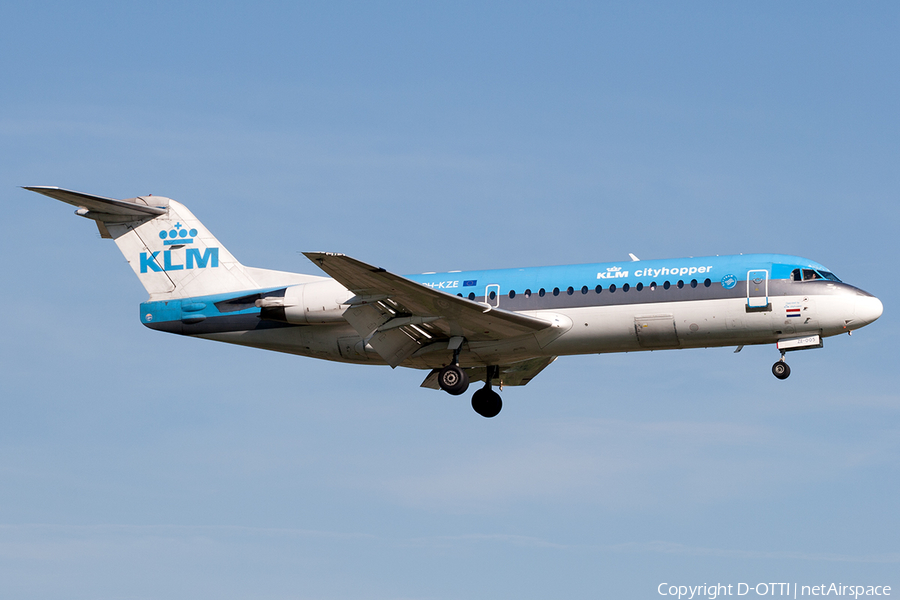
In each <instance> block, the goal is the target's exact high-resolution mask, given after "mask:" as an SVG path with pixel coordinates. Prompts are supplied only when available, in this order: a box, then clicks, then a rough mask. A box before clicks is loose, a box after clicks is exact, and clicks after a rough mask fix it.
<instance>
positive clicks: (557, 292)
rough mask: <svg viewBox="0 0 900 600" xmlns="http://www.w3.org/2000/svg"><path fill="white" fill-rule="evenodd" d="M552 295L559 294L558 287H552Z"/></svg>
mask: <svg viewBox="0 0 900 600" xmlns="http://www.w3.org/2000/svg"><path fill="white" fill-rule="evenodd" d="M553 295H554V296H559V288H553Z"/></svg>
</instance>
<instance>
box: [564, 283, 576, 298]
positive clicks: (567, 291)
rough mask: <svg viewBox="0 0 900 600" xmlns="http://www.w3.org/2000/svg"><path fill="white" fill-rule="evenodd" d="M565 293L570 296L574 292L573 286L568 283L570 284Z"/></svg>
mask: <svg viewBox="0 0 900 600" xmlns="http://www.w3.org/2000/svg"><path fill="white" fill-rule="evenodd" d="M566 293H567V294H568V295H570V296H571V295H572V294H574V293H575V288H573V287H572V286H571V285H570V286H569V289H567V290H566Z"/></svg>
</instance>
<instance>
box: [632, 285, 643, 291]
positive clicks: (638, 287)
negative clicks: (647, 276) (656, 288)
mask: <svg viewBox="0 0 900 600" xmlns="http://www.w3.org/2000/svg"><path fill="white" fill-rule="evenodd" d="M634 287H635V289H637V291H641V290H642V289H644V284H643V283H638V284H637V285H636V286H634Z"/></svg>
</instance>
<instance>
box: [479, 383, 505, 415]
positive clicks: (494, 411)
mask: <svg viewBox="0 0 900 600" xmlns="http://www.w3.org/2000/svg"><path fill="white" fill-rule="evenodd" d="M472 408H474V409H475V412H477V413H478V414H479V415H481V416H482V417H485V418H487V419H490V418H491V417H496V416H497V415H498V414H499V413H500V409H501V408H503V401H502V400H501V399H500V394H498V393H497V392H495V391H494V390H492V389H490V388H481V389H480V390H478V391H477V392H475V393H474V394H472Z"/></svg>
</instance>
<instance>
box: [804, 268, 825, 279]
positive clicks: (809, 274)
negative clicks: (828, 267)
mask: <svg viewBox="0 0 900 600" xmlns="http://www.w3.org/2000/svg"><path fill="white" fill-rule="evenodd" d="M813 279H822V276H821V275H819V274H818V273H816V272H815V271H813V270H812V269H803V281H811V280H813Z"/></svg>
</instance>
